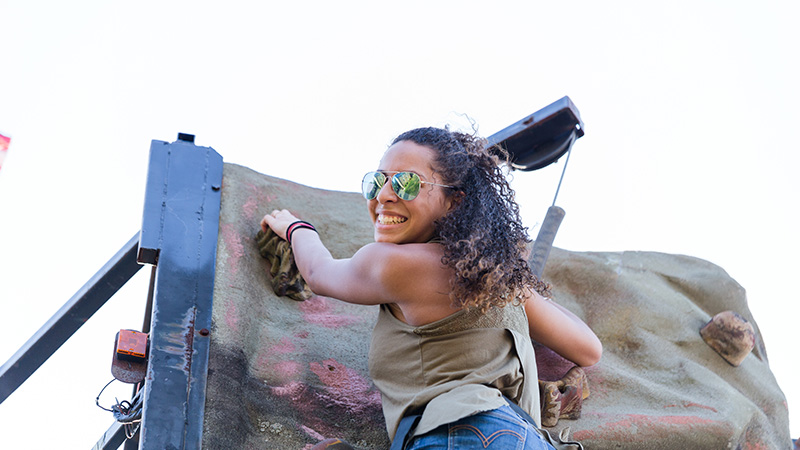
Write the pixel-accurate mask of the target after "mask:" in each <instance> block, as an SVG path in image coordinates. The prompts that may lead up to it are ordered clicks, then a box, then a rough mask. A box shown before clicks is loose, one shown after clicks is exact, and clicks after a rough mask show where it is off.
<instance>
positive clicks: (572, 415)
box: [539, 366, 589, 427]
mask: <svg viewBox="0 0 800 450" xmlns="http://www.w3.org/2000/svg"><path fill="white" fill-rule="evenodd" d="M539 392H540V394H541V403H542V426H545V427H554V426H556V424H557V423H558V419H573V420H574V419H579V418H580V417H581V407H582V405H583V400H584V399H585V398H586V397H588V396H589V381H588V380H587V379H586V373H585V372H584V371H583V369H581V368H580V367H578V366H575V367H573V368H572V369H570V370H569V372H567V374H566V375H564V378H562V379H560V380H558V381H542V380H539Z"/></svg>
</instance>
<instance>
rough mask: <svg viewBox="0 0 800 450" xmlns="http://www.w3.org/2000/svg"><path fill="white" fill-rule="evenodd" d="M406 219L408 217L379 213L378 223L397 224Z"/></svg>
mask: <svg viewBox="0 0 800 450" xmlns="http://www.w3.org/2000/svg"><path fill="white" fill-rule="evenodd" d="M406 220H408V219H406V218H405V217H399V216H384V215H383V214H380V215H378V223H380V224H381V225H396V224H398V223H403V222H405V221H406Z"/></svg>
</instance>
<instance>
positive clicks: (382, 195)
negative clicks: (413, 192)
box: [375, 178, 398, 203]
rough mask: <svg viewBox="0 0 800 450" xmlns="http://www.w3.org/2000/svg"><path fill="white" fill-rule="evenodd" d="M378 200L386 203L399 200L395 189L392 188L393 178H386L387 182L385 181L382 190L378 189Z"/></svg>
mask: <svg viewBox="0 0 800 450" xmlns="http://www.w3.org/2000/svg"><path fill="white" fill-rule="evenodd" d="M375 199H377V200H378V203H386V202H396V201H397V200H398V198H397V194H395V193H394V189H392V179H391V178H389V179H387V180H386V183H383V186H381V190H380V191H378V195H377V196H376V197H375Z"/></svg>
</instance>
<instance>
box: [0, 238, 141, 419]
mask: <svg viewBox="0 0 800 450" xmlns="http://www.w3.org/2000/svg"><path fill="white" fill-rule="evenodd" d="M138 243H139V233H136V234H135V235H134V236H133V237H132V238H131V239H130V240H129V241H128V243H127V244H125V245H124V246H123V247H122V248H121V249H120V250H119V251H118V252H117V253H116V254H115V255H114V256H113V257H112V258H111V259H110V260H109V261H108V262H107V263H106V264H105V265H104V266H103V268H102V269H100V270H99V271H98V272H97V273H96V274H95V275H94V276H93V277H92V278H91V279H90V280H89V281H88V282H86V284H84V285H83V287H81V289H80V290H78V292H76V293H75V295H73V296H72V298H70V299H69V301H67V303H65V304H64V306H62V307H61V309H60V310H58V312H57V313H55V315H53V317H51V318H50V320H48V321H47V323H45V324H44V325H43V326H42V327H41V328H40V329H39V331H37V332H36V333H35V334H34V335H33V336H32V337H31V338H30V339H28V342H26V343H25V345H23V346H22V347H21V348H20V349H19V350H18V351H17V353H15V354H14V356H12V357H11V358H10V359H9V360H8V361H7V362H6V363H5V364H3V366H2V367H0V403H2V402H3V401H4V400H5V399H6V398H8V396H9V395H11V393H12V392H14V391H15V390H16V389H17V388H18V387H19V386H20V385H21V384H22V383H24V382H25V380H27V379H28V377H30V376H31V374H33V372H35V371H36V369H38V368H39V367H40V366H41V365H42V364H44V362H45V361H47V359H48V358H50V356H51V355H52V354H53V353H55V351H56V350H58V349H59V347H61V345H62V344H63V343H64V342H66V341H67V339H69V338H70V337H71V336H72V335H73V334H74V333H75V332H76V331H78V328H80V327H81V326H82V325H83V324H84V323H85V322H86V321H87V320H89V318H90V317H92V315H93V314H94V313H95V312H97V310H98V309H100V307H101V306H103V305H104V304H105V303H106V302H107V301H108V299H109V298H111V296H113V295H114V294H115V293H116V292H117V290H119V289H120V288H121V287H122V286H123V285H124V284H125V283H126V282H127V281H128V280H130V279H131V277H133V276H134V275H135V274H136V272H137V271H139V269H140V268H141V267H142V266H140V265H139V264H137V262H136V250H137V245H138Z"/></svg>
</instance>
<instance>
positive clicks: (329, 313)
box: [299, 295, 363, 328]
mask: <svg viewBox="0 0 800 450" xmlns="http://www.w3.org/2000/svg"><path fill="white" fill-rule="evenodd" d="M334 301H335V300H331V299H328V298H326V297H321V296H319V295H315V296H313V297H311V298H310V299H308V300H306V301H304V302H301V303H300V305H299V308H300V311H301V312H302V313H303V318H304V319H305V321H306V322H309V323H313V324H315V325H319V326H322V327H325V328H339V327H343V326H347V325H352V324H354V323H358V322H361V321H362V320H363V319H362V318H361V317H358V316H353V315H349V314H337V313H336V312H334V310H333V306H332V302H334Z"/></svg>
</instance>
